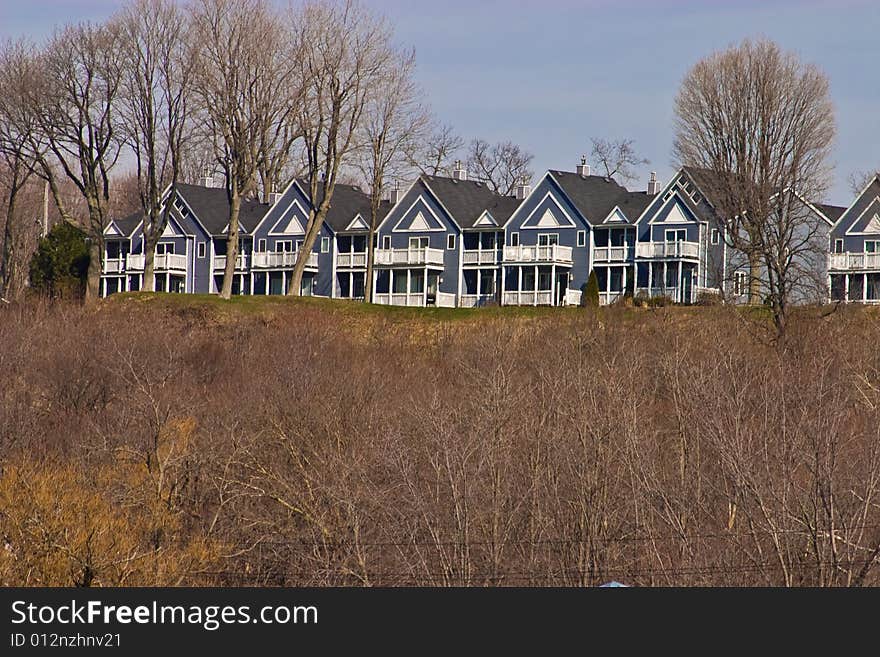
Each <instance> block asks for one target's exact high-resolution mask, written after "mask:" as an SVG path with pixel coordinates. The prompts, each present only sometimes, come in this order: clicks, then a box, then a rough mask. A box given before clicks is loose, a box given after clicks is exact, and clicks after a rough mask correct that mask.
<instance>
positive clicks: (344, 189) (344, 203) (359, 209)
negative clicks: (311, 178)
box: [297, 180, 392, 232]
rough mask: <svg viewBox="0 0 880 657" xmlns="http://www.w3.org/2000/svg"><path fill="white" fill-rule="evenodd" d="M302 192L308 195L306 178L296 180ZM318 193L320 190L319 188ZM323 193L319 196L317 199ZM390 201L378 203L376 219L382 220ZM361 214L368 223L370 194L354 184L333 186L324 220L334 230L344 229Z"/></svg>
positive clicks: (388, 208) (389, 207)
mask: <svg viewBox="0 0 880 657" xmlns="http://www.w3.org/2000/svg"><path fill="white" fill-rule="evenodd" d="M297 182H298V183H299V186H300V187H301V188H302V190H303V193H304V194H305V195H306V196H308V194H309V184H308V181H306V180H298V181H297ZM319 194H320V190H319ZM320 198H323V195H321V196H319V199H320ZM319 202H320V201H319ZM391 205H392V204H391V202H390V201H382V202H381V203H380V204H379V217H378V220H379V221H382V219H384V218H385V215H386V214H388V211H389V210H390V209H391ZM358 215H361V217H362V218H363V220H364V221H365V222H366V223H367V224H369V223H370V196H369V194H366V193H364V192H363V191H362V190H361V188H360V187H357V186H355V185H343V184H337V185H336V186H335V187H334V188H333V197H332V198H331V199H330V210H328V212H327V218H326V219H325V221H326V222H327V225H328V226H330V228H331V229H332V230H333V231H334V232H339V231H344V230H345V229H346V228H348V226H349V224H351V222H352V220H353V219H354V218H355V217H356V216H358Z"/></svg>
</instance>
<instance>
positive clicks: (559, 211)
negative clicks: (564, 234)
mask: <svg viewBox="0 0 880 657" xmlns="http://www.w3.org/2000/svg"><path fill="white" fill-rule="evenodd" d="M547 199H550V202H551V203H552V204H553V206H555V207H553V208H551V207H548V206H547V205H546V203H545V202H546V201H547ZM572 226H575V223H574V221H573V220H572V218H571V217H570V216H569V214H568V212H566V211H565V208H563V207H562V205H560V203H559V201H557V200H556V198H555V197H554V196H553V194H552V193H551V192H547V193H546V194H545V195H544V198H542V199H541V202H540V203H538V204H537V205H536V206H535V209H534V210H532V213H531V214H530V215H529V216H528V217H526V220H525V221H524V222H523V223H522V227H523V228H562V227H572Z"/></svg>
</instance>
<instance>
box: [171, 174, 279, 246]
mask: <svg viewBox="0 0 880 657" xmlns="http://www.w3.org/2000/svg"><path fill="white" fill-rule="evenodd" d="M177 191H178V193H179V194H180V195H181V196H182V197H183V200H184V201H186V203H187V205H189V207H190V208H192V211H193V212H195V214H196V217H197V218H198V220H199V221H200V222H201V223H202V225H203V226H204V227H205V228H206V229H207V230H208V232H209V233H211V234H212V235H224V234H225V228H226V225H227V224H228V223H229V198H228V197H227V196H226V190H225V189H221V188H217V187H202V186H200V185H187V184H178V185H177ZM269 207H270V206H269V205H268V204H267V203H260V202H258V201H242V202H241V213H240V214H239V218H238V221H239V224H240V225H241V228H242V231H243V232H245V233H250V232H253V230H254V228H255V227H256V225H257V224H258V223H259V222H260V219H262V218H263V216H264V215H265V214H266V212H267V211H268V210H269Z"/></svg>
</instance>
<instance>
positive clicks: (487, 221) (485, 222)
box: [474, 210, 498, 228]
mask: <svg viewBox="0 0 880 657" xmlns="http://www.w3.org/2000/svg"><path fill="white" fill-rule="evenodd" d="M477 226H491V227H495V228H497V227H498V222H497V221H495V217H493V216H492V214H491V213H490V212H489V211H488V210H484V211H483V214H481V215H480V218H479V219H477V220H476V221H475V222H474V227H477Z"/></svg>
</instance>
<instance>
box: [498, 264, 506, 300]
mask: <svg viewBox="0 0 880 657" xmlns="http://www.w3.org/2000/svg"><path fill="white" fill-rule="evenodd" d="M505 269H506V267H505V266H504V265H501V289H500V290H498V304H499V305H501V306H503V305H504V287H505V284H506V283H507V280H506V279H507V273H506V272H505V271H504V270H505Z"/></svg>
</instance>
